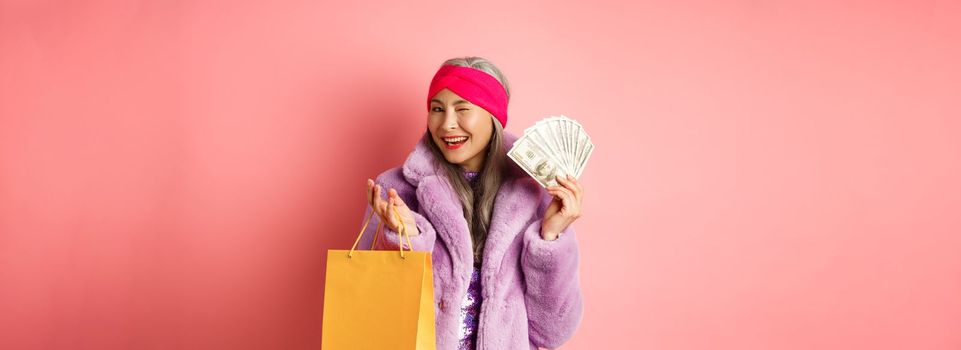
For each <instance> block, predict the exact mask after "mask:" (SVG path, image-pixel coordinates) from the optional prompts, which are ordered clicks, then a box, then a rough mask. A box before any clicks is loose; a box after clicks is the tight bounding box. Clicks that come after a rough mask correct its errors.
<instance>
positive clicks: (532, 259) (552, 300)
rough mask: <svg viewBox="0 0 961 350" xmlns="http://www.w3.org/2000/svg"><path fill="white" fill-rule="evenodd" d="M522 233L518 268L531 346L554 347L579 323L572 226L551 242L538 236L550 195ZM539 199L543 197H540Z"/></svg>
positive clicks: (572, 333) (578, 293)
mask: <svg viewBox="0 0 961 350" xmlns="http://www.w3.org/2000/svg"><path fill="white" fill-rule="evenodd" d="M544 194H545V195H546V197H547V198H546V200H542V206H541V207H539V208H538V211H537V213H538V215H537V217H535V219H534V220H533V222H531V223H530V225H528V227H527V229H526V230H525V232H524V238H523V239H524V248H523V252H522V256H521V268H522V269H523V272H524V279H525V281H526V284H527V290H526V292H525V299H526V302H527V315H528V322H529V326H530V338H531V339H530V340H531V342H533V343H534V345H537V346H540V347H546V348H551V349H553V348H556V347H559V346H560V345H561V344H563V343H564V342H566V341H567V340H568V339H570V337H571V336H573V335H574V331H575V330H576V329H577V326H578V325H579V324H580V321H581V316H582V311H583V310H582V309H583V304H582V298H581V289H580V281H579V278H578V259H579V254H578V248H577V240H576V238H575V237H574V225H573V224H572V225H569V226H568V227H567V229H565V230H564V231H563V232H562V233H561V235H560V237H558V238H557V239H555V240H553V241H547V240H544V239H543V238H542V237H541V221H542V219H543V213H544V209H545V208H546V207H547V205H546V204H549V203H550V200H551V196H550V195H548V194H547V193H546V192H544ZM542 198H543V197H542Z"/></svg>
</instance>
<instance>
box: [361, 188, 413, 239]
mask: <svg viewBox="0 0 961 350" xmlns="http://www.w3.org/2000/svg"><path fill="white" fill-rule="evenodd" d="M380 191H381V187H380V185H378V184H375V183H374V180H371V179H367V203H369V204H370V207H371V208H373V210H374V212H375V213H377V215H378V216H380V221H381V222H383V223H384V224H385V225H387V227H388V228H390V229H391V230H393V231H394V232H400V230H401V226H405V227H406V228H407V234H409V235H411V236H416V235H419V234H420V232H419V231H418V230H417V224H416V222H415V221H414V213H413V212H412V211H411V210H410V208H408V207H407V204H405V203H404V201H403V200H402V199H400V196H399V195H397V190H395V189H393V188H391V189H389V190H388V191H387V200H384V199H383V198H381V197H380ZM391 207H393V208H391ZM395 208H396V209H397V213H398V214H400V221H398V220H397V215H396V214H394V209H395ZM402 224H403V225H402Z"/></svg>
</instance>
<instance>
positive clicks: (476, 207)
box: [421, 57, 511, 261]
mask: <svg viewBox="0 0 961 350" xmlns="http://www.w3.org/2000/svg"><path fill="white" fill-rule="evenodd" d="M444 65H454V66H461V67H469V68H474V69H478V70H481V71H484V72H486V73H487V74H490V75H492V76H494V78H496V79H497V81H499V82H500V83H501V85H502V86H504V90H505V91H507V97H508V99H510V95H511V92H510V91H511V90H510V87H508V85H507V78H506V77H504V74H503V73H501V71H500V69H497V67H496V66H494V64H493V63H491V62H490V61H488V60H487V59H485V58H483V57H458V58H452V59H449V60H447V61H445V62H444ZM491 124H492V125H493V132H492V133H491V139H490V142H489V143H488V144H487V147H486V149H485V150H484V151H483V152H487V156H486V157H485V160H484V164H483V165H482V166H481V170H480V172H479V174H478V175H477V176H478V178H477V180H476V181H475V183H474V184H471V183H469V182H468V181H467V179H465V177H464V174H463V173H462V171H463V170H462V169H461V168H460V167H458V166H455V165H454V164H451V163H450V162H447V161H446V160H445V159H444V154H443V153H442V152H441V150H440V148H439V147H438V146H437V144H436V143H435V142H434V141H433V139H432V138H431V131H430V130H429V129H428V130H427V132H425V133H424V137H423V138H422V139H421V141H422V142H423V143H424V144H426V145H427V146H428V147H429V148H430V150H431V153H432V154H433V155H434V157H433V158H434V164H435V166H437V167H438V168H439V169H441V171H442V172H443V174H444V176H445V177H446V178H447V179H448V181H449V183H450V185H451V188H452V189H453V190H454V192H455V194H456V195H457V198H458V199H459V200H460V202H461V205H462V208H463V214H464V219H465V220H466V221H467V227H468V229H469V230H470V232H471V242H472V243H473V251H474V260H475V261H480V260H482V259H483V256H484V247H485V246H486V243H487V233H488V230H489V229H490V222H491V217H492V216H493V214H494V200H495V199H496V197H497V192H498V191H499V190H500V187H501V184H502V183H503V181H504V169H505V168H506V159H507V150H505V149H504V129H503V128H502V127H501V124H500V122H498V121H497V120H496V119H494V118H493V116H492V117H491Z"/></svg>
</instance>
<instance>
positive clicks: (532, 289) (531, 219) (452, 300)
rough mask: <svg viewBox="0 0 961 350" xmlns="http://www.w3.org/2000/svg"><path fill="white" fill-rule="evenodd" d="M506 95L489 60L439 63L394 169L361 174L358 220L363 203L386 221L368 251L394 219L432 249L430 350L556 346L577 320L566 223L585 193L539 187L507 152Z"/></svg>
mask: <svg viewBox="0 0 961 350" xmlns="http://www.w3.org/2000/svg"><path fill="white" fill-rule="evenodd" d="M509 96H510V87H509V85H508V84H507V80H506V79H505V78H504V76H503V75H502V74H501V72H500V70H498V69H497V68H496V67H495V66H494V65H493V64H491V63H490V62H489V61H487V60H485V59H483V58H480V57H465V58H455V59H451V60H448V61H446V62H444V64H443V65H441V67H440V69H439V70H438V71H437V73H436V75H435V76H434V78H433V80H432V81H431V86H430V89H429V90H428V96H427V104H428V115H427V131H426V132H425V133H424V136H423V138H422V139H421V142H419V143H418V144H417V145H416V146H415V148H414V150H413V152H411V154H410V155H409V156H408V157H407V160H406V161H405V162H404V164H403V166H400V167H395V168H392V169H389V170H387V171H385V172H383V173H382V174H380V176H378V177H377V181H376V182H375V181H373V180H369V179H368V180H367V199H368V202H369V204H370V206H369V207H368V208H367V212H366V213H365V214H364V217H365V218H366V217H367V216H368V215H369V214H370V211H371V210H374V211H375V212H376V213H377V216H378V217H377V218H376V219H375V220H382V221H383V222H384V224H385V225H384V235H383V236H382V237H383V238H385V239H379V240H378V241H377V243H378V244H377V246H375V247H374V248H375V249H398V244H401V243H400V239H399V236H398V234H397V232H398V231H399V230H401V226H404V227H406V229H407V232H408V233H409V234H410V240H411V244H412V245H413V248H412V249H413V250H416V251H428V252H432V263H433V267H434V301H435V306H436V307H435V309H434V310H435V314H436V323H437V324H436V329H437V345H438V346H437V348H438V349H475V348H476V349H523V348H531V349H533V348H537V347H547V348H555V347H558V346H560V345H561V344H562V343H564V342H565V341H567V339H569V338H570V337H571V336H572V335H573V333H574V330H575V329H576V328H577V326H578V324H579V323H580V320H581V312H582V303H581V292H580V286H579V282H578V272H577V266H578V248H577V242H576V240H575V239H574V229H573V227H572V226H571V223H572V222H573V221H574V220H576V219H577V218H578V217H580V213H581V202H582V198H583V193H584V190H583V188H582V187H581V185H580V184H579V183H578V182H577V181H576V180H575V179H573V178H571V179H562V178H559V179H558V182H559V183H560V184H561V185H562V186H554V187H550V188H547V189H546V190H545V189H543V188H541V187H540V185H538V184H537V183H536V182H535V181H534V180H533V179H532V178H530V177H529V176H528V175H527V174H526V173H524V171H523V170H521V169H520V168H519V167H518V166H517V165H516V164H515V163H514V162H512V161H508V160H507V157H506V151H507V150H508V149H510V147H511V145H513V143H514V141H515V140H516V139H517V137H516V136H514V135H512V134H510V133H507V132H505V131H504V129H503V128H504V126H506V124H507V101H508V99H509ZM384 189H386V198H384V192H385V191H384ZM391 207H394V208H391ZM394 209H397V212H398V213H399V214H400V215H399V216H400V219H399V220H398V218H397V216H395V215H394V214H393V213H394V212H393V210H394ZM376 226H377V225H373V224H372V225H369V226H368V227H369V228H368V230H374V228H375V227H376ZM372 236H373V234H372V232H365V234H364V235H363V237H364V238H365V241H364V242H362V244H361V246H363V247H368V246H370V243H371V239H372ZM403 244H404V246H405V247H406V246H407V245H406V242H404V243H403Z"/></svg>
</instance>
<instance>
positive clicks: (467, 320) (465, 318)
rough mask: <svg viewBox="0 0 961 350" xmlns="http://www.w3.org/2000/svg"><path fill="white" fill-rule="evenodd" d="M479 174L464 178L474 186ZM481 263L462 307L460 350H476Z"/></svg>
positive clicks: (468, 175)
mask: <svg viewBox="0 0 961 350" xmlns="http://www.w3.org/2000/svg"><path fill="white" fill-rule="evenodd" d="M477 174H478V173H477V172H472V171H465V172H464V176H466V177H467V180H468V181H470V182H471V184H473V183H474V182H475V180H476V179H477ZM480 268H481V263H480V261H475V262H474V272H473V273H471V276H470V284H469V285H468V286H467V294H465V295H464V299H463V300H462V302H461V305H460V317H461V324H460V332H459V335H460V342H459V343H458V346H457V349H458V350H474V348H475V346H476V343H477V325H478V322H480V306H481V302H482V301H483V297H482V296H481V282H480V271H481V269H480Z"/></svg>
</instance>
